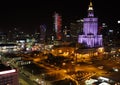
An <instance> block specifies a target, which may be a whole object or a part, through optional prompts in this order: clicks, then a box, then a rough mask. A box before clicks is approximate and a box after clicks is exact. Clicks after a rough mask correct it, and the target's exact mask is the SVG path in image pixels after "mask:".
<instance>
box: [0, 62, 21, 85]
mask: <svg viewBox="0 0 120 85" xmlns="http://www.w3.org/2000/svg"><path fill="white" fill-rule="evenodd" d="M0 85H19V81H18V71H17V70H16V69H12V68H11V67H9V66H5V65H3V64H0Z"/></svg>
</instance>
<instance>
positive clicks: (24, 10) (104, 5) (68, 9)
mask: <svg viewBox="0 0 120 85" xmlns="http://www.w3.org/2000/svg"><path fill="white" fill-rule="evenodd" d="M38 1H39V2H38ZM92 2H93V7H94V14H95V16H96V17H98V18H99V22H106V23H108V24H109V25H114V23H115V22H116V23H117V20H119V19H120V13H119V11H120V9H119V2H118V0H114V1H111V0H93V1H92ZM88 5H89V0H36V1H35V0H29V1H22V0H16V1H11V0H9V1H1V2H0V31H1V32H2V31H3V32H7V31H8V30H12V29H14V28H15V27H16V28H18V29H20V30H21V31H25V32H27V33H33V32H35V31H36V29H39V26H40V24H46V25H47V29H49V30H51V29H52V27H53V14H54V12H55V11H56V12H58V13H59V14H60V15H61V16H62V23H63V25H69V23H70V22H72V21H74V20H77V19H80V18H83V17H86V16H87V9H88Z"/></svg>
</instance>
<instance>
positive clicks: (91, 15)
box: [88, 0, 94, 17]
mask: <svg viewBox="0 0 120 85" xmlns="http://www.w3.org/2000/svg"><path fill="white" fill-rule="evenodd" d="M88 17H94V11H93V5H92V0H90V4H89V7H88Z"/></svg>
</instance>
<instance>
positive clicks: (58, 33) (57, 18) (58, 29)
mask: <svg viewBox="0 0 120 85" xmlns="http://www.w3.org/2000/svg"><path fill="white" fill-rule="evenodd" d="M61 21H62V20H61V16H60V15H59V14H58V13H56V12H55V15H54V26H55V33H56V39H57V40H61V38H62V34H61Z"/></svg>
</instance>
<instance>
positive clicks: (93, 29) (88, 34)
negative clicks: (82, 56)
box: [78, 2, 102, 47]
mask: <svg viewBox="0 0 120 85" xmlns="http://www.w3.org/2000/svg"><path fill="white" fill-rule="evenodd" d="M78 43H83V44H85V45H86V47H98V46H102V35H98V18H96V17H94V10H93V5H92V2H90V5H89V7H88V17H87V18H84V19H83V34H82V35H79V37H78Z"/></svg>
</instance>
